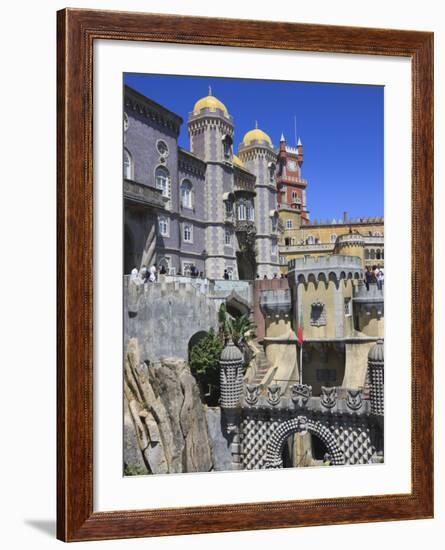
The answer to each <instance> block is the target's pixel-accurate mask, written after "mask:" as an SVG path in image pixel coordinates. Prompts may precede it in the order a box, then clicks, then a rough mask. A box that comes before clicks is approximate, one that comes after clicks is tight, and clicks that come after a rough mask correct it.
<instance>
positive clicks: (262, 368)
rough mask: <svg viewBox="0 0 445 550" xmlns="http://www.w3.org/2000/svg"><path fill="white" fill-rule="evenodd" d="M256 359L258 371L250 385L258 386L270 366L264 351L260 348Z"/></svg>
mask: <svg viewBox="0 0 445 550" xmlns="http://www.w3.org/2000/svg"><path fill="white" fill-rule="evenodd" d="M256 357H257V364H258V369H257V372H256V373H255V377H254V378H253V380H252V382H251V383H252V384H260V383H261V380H262V379H263V378H264V376H265V374H266V372H267V371H268V370H269V368H270V365H269V361H268V360H267V357H266V354H265V353H264V350H263V349H262V348H261V349H260V350H259V352H258V355H257V356H256Z"/></svg>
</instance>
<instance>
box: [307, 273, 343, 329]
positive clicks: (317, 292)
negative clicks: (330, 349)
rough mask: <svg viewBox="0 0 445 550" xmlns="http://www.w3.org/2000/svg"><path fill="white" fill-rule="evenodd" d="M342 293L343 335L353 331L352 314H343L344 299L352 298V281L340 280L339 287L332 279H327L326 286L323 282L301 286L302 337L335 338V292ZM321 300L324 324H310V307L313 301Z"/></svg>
mask: <svg viewBox="0 0 445 550" xmlns="http://www.w3.org/2000/svg"><path fill="white" fill-rule="evenodd" d="M338 292H339V293H340V294H341V295H342V298H341V303H342V314H343V326H344V333H343V336H351V335H352V333H353V316H352V315H351V316H345V315H344V299H345V298H352V294H353V282H352V280H350V279H349V280H347V281H346V282H345V281H344V280H342V281H340V283H339V288H338V290H337V287H336V285H335V283H334V281H329V282H328V285H327V287H326V285H325V283H323V282H319V283H318V284H315V283H312V282H310V283H308V284H307V285H306V286H305V287H303V288H302V301H303V324H304V337H305V338H335V337H336V330H335V326H336V322H335V321H336V317H335V305H336V300H335V296H336V294H337V293H338ZM318 301H320V302H322V303H323V304H324V305H325V311H326V325H324V326H320V327H317V326H312V325H311V309H312V304H313V303H314V302H318Z"/></svg>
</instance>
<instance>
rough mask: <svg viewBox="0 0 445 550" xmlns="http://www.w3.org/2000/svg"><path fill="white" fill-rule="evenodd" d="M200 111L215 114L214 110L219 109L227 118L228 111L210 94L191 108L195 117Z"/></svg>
mask: <svg viewBox="0 0 445 550" xmlns="http://www.w3.org/2000/svg"><path fill="white" fill-rule="evenodd" d="M201 109H209V110H210V111H213V112H215V111H216V109H221V111H222V112H223V113H224V115H225V116H226V117H228V116H229V111H228V110H227V108H226V106H225V105H224V103H222V101H220V100H219V99H217V98H216V97H215V96H214V95H212V94H209V95H208V96H206V97H202V98H201V99H199V100H198V101H197V102H196V103H195V106H194V107H193V114H195V115H197V114H199V112H200V111H201Z"/></svg>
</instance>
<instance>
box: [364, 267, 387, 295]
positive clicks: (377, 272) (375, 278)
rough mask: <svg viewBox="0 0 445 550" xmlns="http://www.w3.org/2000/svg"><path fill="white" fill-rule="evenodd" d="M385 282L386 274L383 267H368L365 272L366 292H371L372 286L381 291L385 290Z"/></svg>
mask: <svg viewBox="0 0 445 550" xmlns="http://www.w3.org/2000/svg"><path fill="white" fill-rule="evenodd" d="M384 282H385V272H384V270H383V267H378V266H376V265H374V266H372V269H371V268H370V267H369V266H367V268H366V271H365V285H366V290H369V285H370V284H376V285H377V288H378V289H379V290H382V289H383V284H384Z"/></svg>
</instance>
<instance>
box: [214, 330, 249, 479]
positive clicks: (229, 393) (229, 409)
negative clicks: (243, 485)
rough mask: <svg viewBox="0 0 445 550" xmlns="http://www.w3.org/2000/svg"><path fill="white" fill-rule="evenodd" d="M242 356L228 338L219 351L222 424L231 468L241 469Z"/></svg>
mask: <svg viewBox="0 0 445 550" xmlns="http://www.w3.org/2000/svg"><path fill="white" fill-rule="evenodd" d="M243 363H244V358H243V354H242V353H241V351H240V349H239V348H238V347H237V346H235V344H234V343H233V342H232V339H230V340H229V342H228V343H227V345H226V347H225V348H224V349H223V351H222V353H221V358H220V361H219V364H220V392H221V412H222V415H223V425H225V430H226V433H227V438H228V440H229V442H230V452H231V454H232V469H233V470H241V469H242V452H241V443H240V421H241V396H242V391H243Z"/></svg>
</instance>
